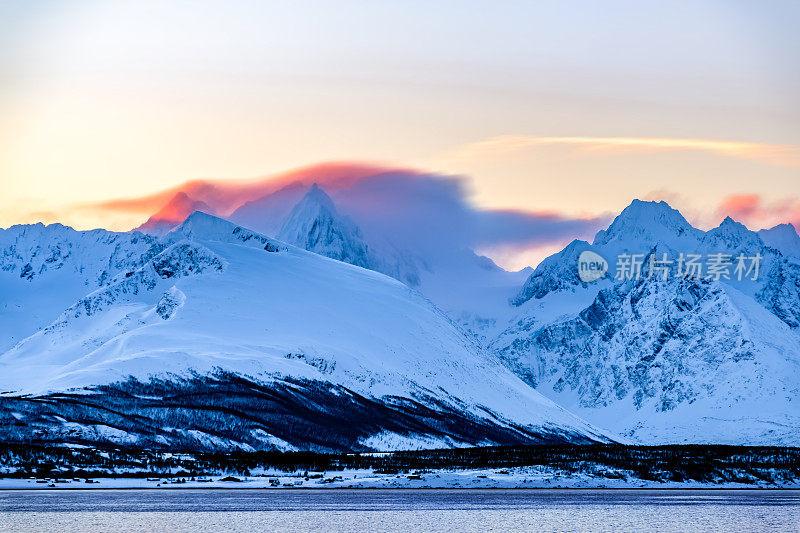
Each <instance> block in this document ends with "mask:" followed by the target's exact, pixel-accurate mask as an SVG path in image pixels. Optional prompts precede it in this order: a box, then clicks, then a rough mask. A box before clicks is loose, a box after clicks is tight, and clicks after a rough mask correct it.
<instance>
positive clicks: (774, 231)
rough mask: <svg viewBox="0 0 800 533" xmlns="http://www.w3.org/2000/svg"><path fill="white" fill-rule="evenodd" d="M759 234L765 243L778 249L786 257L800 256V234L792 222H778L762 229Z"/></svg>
mask: <svg viewBox="0 0 800 533" xmlns="http://www.w3.org/2000/svg"><path fill="white" fill-rule="evenodd" d="M758 236H759V237H761V240H762V241H764V244H766V245H767V246H769V247H770V248H774V249H776V250H778V251H779V252H780V253H781V254H783V255H785V256H786V257H794V258H800V235H798V234H797V230H796V229H795V227H794V225H793V224H791V223H788V222H787V223H786V224H778V225H777V226H775V227H772V228H769V229H762V230H760V231H759V232H758Z"/></svg>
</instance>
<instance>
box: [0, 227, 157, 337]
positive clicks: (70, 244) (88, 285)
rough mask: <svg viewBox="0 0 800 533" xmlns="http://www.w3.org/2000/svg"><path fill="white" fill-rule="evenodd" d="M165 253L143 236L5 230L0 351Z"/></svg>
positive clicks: (0, 259) (0, 251)
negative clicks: (67, 308) (114, 279)
mask: <svg viewBox="0 0 800 533" xmlns="http://www.w3.org/2000/svg"><path fill="white" fill-rule="evenodd" d="M163 248H164V245H163V244H162V243H161V242H160V241H158V239H156V238H153V237H150V236H148V235H144V234H141V233H114V232H109V231H105V230H92V231H81V232H78V231H75V230H73V229H72V228H69V227H66V226H62V225H61V224H51V225H49V226H44V225H43V224H34V225H26V226H12V227H10V228H8V229H5V230H3V229H0V352H3V351H5V350H8V349H9V348H11V347H12V346H13V345H14V344H15V343H16V342H19V341H20V340H22V339H24V338H25V337H27V336H29V335H32V334H33V333H35V332H36V331H37V330H38V329H40V328H42V327H44V326H46V325H47V324H49V323H50V322H52V321H53V320H54V319H55V318H56V317H57V316H58V314H59V313H60V312H61V311H62V310H63V309H64V308H65V307H67V306H68V305H71V304H72V303H73V302H75V301H76V300H78V299H79V298H81V297H82V296H84V295H85V294H86V293H88V292H90V291H92V290H94V289H96V288H98V287H101V286H104V285H106V284H107V283H109V281H110V280H111V278H113V277H114V276H116V275H117V274H119V273H120V272H122V271H125V270H129V269H134V268H138V267H140V266H141V265H142V264H144V263H145V262H146V261H148V260H149V259H151V258H152V257H154V256H155V255H156V254H158V253H160V252H161V251H162V250H163Z"/></svg>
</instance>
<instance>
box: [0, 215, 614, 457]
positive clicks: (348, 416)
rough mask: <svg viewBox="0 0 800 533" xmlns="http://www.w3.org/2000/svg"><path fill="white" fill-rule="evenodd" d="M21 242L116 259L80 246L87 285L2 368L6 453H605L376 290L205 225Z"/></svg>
mask: <svg viewBox="0 0 800 533" xmlns="http://www.w3.org/2000/svg"><path fill="white" fill-rule="evenodd" d="M8 231H10V230H8ZM14 231H15V234H23V235H24V234H27V233H29V232H31V231H36V232H37V236H36V237H35V241H36V246H42V243H47V242H49V240H50V239H53V240H58V241H60V242H61V243H62V244H61V245H62V247H65V248H68V249H76V248H77V247H79V246H84V244H83V243H84V242H89V243H91V241H88V239H90V238H94V239H95V241H96V242H99V243H107V242H108V241H110V242H111V243H112V244H108V245H107V247H100V245H98V247H97V248H95V247H94V246H92V245H91V244H86V245H85V246H86V251H85V254H86V255H85V256H84V257H83V259H84V260H85V261H87V262H91V263H93V264H95V267H94V270H92V271H91V272H89V271H88V269H87V268H86V267H84V269H83V272H84V274H83V275H84V276H85V277H86V279H91V280H92V284H87V285H85V286H84V289H85V291H84V294H83V295H81V296H79V297H76V298H74V300H73V301H71V302H69V303H68V304H64V305H63V306H62V307H61V309H62V312H61V313H60V315H58V316H54V317H52V320H51V322H50V323H49V324H48V325H46V327H42V328H41V329H39V331H37V332H35V333H33V334H31V335H30V336H29V337H28V338H27V339H25V340H23V341H21V342H19V343H18V344H16V346H14V347H13V348H10V349H9V350H7V351H6V352H5V353H4V354H2V355H0V390H2V391H5V394H4V395H3V397H2V399H1V400H0V418H2V420H3V424H2V425H3V427H6V428H7V429H6V433H7V434H6V438H10V439H12V440H13V439H15V438H20V439H26V438H42V439H45V440H50V441H53V440H55V441H61V440H66V441H70V442H117V443H128V444H139V445H148V446H169V445H180V446H186V447H201V448H202V447H205V448H219V447H223V448H225V447H231V446H233V447H241V448H245V449H249V448H281V449H292V448H313V449H370V448H374V447H373V446H371V445H370V443H382V444H381V446H384V447H385V446H389V444H387V443H391V442H393V441H398V442H408V441H409V439H411V440H415V439H417V440H421V441H424V442H427V443H429V445H440V446H452V445H465V444H489V443H513V442H537V441H587V440H594V439H603V438H605V437H603V436H602V434H601V432H600V431H599V430H596V429H595V428H593V427H592V426H589V425H588V424H586V423H585V422H583V421H581V420H580V419H578V418H576V417H574V416H573V415H571V414H570V413H568V412H567V411H565V410H563V409H561V408H560V407H558V406H557V405H555V404H554V403H552V402H551V401H549V400H546V399H545V398H544V397H542V396H541V395H539V394H538V393H537V392H535V391H534V390H533V389H531V388H530V387H529V386H528V385H526V384H525V383H524V382H523V381H522V380H520V379H519V378H518V377H516V376H515V375H514V374H513V373H512V372H510V371H509V370H508V369H506V368H505V367H504V366H502V365H501V364H500V363H499V362H498V361H497V360H496V359H494V358H493V357H492V356H491V355H489V354H488V353H486V352H485V351H483V350H482V349H481V347H480V346H479V345H478V344H477V343H476V342H474V341H473V340H470V339H469V338H468V337H467V336H466V335H465V334H464V333H463V332H462V331H461V330H460V329H458V328H457V327H456V326H454V325H453V323H452V322H451V321H450V320H449V319H448V318H447V317H446V316H445V315H444V314H442V313H441V312H440V311H439V310H438V309H436V308H435V307H434V306H433V305H431V304H430V303H429V302H428V301H427V300H426V299H425V298H423V297H422V296H421V295H420V294H419V293H417V292H416V291H414V290H413V289H410V288H409V287H408V286H406V285H404V284H402V283H400V282H398V281H396V280H394V279H391V278H389V277H387V276H384V275H382V274H379V273H376V272H372V271H369V270H365V269H362V268H358V267H355V266H352V265H348V264H345V263H342V262H339V261H335V260H331V259H328V258H325V257H322V256H320V255H317V254H313V253H309V252H306V251H304V250H300V249H298V248H295V247H293V246H290V245H288V244H285V243H283V242H281V241H277V240H274V239H271V238H269V237H265V236H263V235H260V234H258V233H255V232H253V231H250V230H247V229H245V228H242V227H239V226H236V225H234V224H232V223H229V222H227V221H224V220H221V219H219V218H216V217H213V216H210V215H206V214H203V213H199V212H198V213H194V214H193V215H192V216H190V217H189V218H188V219H187V220H186V221H185V222H184V223H183V224H182V225H181V226H180V227H179V228H177V229H176V230H174V231H173V232H171V233H169V234H168V235H166V236H165V237H164V238H162V239H154V238H152V237H146V236H143V235H142V234H139V233H131V234H123V235H125V236H121V235H119V234H111V233H108V232H97V233H93V232H88V233H84V232H74V231H72V230H69V229H67V228H63V227H60V226H59V227H53V226H49V227H40V226H34V227H20V228H16V229H14ZM50 232H57V236H55V237H53V236H50V235H49V233H50ZM125 239H128V240H125ZM18 240H19V239H18ZM15 242H16V241H15ZM104 246H106V245H105V244H104ZM19 248H20V246H19V245H17V248H15V249H17V250H18V249H19ZM34 248H35V246H34ZM30 256H31V252H30V251H29V252H28V253H27V255H26V256H25V259H24V260H23V261H22V265H21V266H20V265H16V263H17V262H18V261H14V260H12V259H8V260H7V261H6V263H5V264H8V265H12V264H14V265H15V266H14V267H13V269H12V268H9V269H8V270H7V271H6V272H3V275H4V278H3V279H4V280H6V278H8V277H10V276H11V275H12V274H13V275H15V276H16V277H17V278H19V271H20V270H22V271H28V270H30V271H37V272H38V268H39V267H38V266H36V265H38V263H37V264H36V265H34V266H32V267H31V269H27V268H26V266H25V265H26V264H27V263H28V262H31V261H32V259H31V258H30ZM7 257H17V256H16V255H14V256H11V255H10V254H7ZM35 257H36V258H38V257H39V254H38V253H37V254H35ZM47 257H49V255H47ZM120 258H125V260H124V261H123V260H122V259H120ZM109 264H111V265H114V266H115V270H114V271H108V268H101V267H100V266H97V265H109ZM70 268H71V269H73V270H77V271H79V272H80V271H81V267H80V266H79V265H78V264H77V263H76V264H75V265H70ZM103 270H105V271H107V273H106V275H105V278H104V279H103V280H102V282H100V281H98V280H97V279H95V277H97V276H102V274H101V272H102V271H103ZM21 279H24V280H25V281H24V283H29V284H30V287H31V288H32V287H33V283H34V282H35V281H36V278H35V277H34V278H33V279H30V280H27V279H25V277H23V278H21ZM74 279H81V278H74ZM74 279H73V278H70V281H71V285H70V287H69V291H71V292H70V295H71V294H73V293H75V292H77V290H78V289H77V288H75V285H76V283H75V282H74ZM4 282H5V281H4ZM87 283H88V282H87ZM68 285H69V284H68ZM93 289H94V290H93ZM65 299H66V297H62V296H58V298H57V299H56V300H53V301H52V302H49V301H48V300H47V297H45V296H43V297H42V298H41V299H40V300H36V305H48V306H51V307H52V306H53V305H56V302H57V304H58V305H61V304H62V303H63V301H64V300H65ZM43 325H44V324H43ZM20 395H27V396H26V397H24V398H23V397H20ZM31 395H33V396H31ZM34 397H35V398H36V399H34Z"/></svg>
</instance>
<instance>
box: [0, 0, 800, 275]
mask: <svg viewBox="0 0 800 533" xmlns="http://www.w3.org/2000/svg"><path fill="white" fill-rule="evenodd" d="M797 20H800V4H799V3H797V2H793V1H765V2H755V1H748V2H744V1H737V0H728V1H703V0H698V1H691V2H690V1H673V2H658V1H647V0H644V1H641V0H640V1H619V0H609V1H605V2H589V1H582V2H577V1H569V0H567V1H559V2H554V1H553V2H540V1H529V2H515V1H507V2H489V1H486V2H480V1H471V0H462V1H459V2H448V1H440V2H416V1H402V2H401V1H397V2H394V1H382V2H366V1H359V2H354V1H346V0H340V1H337V2H309V1H303V0H299V1H293V2H267V1H259V2H255V1H254V2H250V1H242V0H239V1H230V2H204V1H202V0H201V1H192V2H181V1H177V0H175V1H169V2H149V1H146V0H144V1H138V2H122V1H115V0H105V1H97V2H95V1H70V0H62V1H52V2H51V1H47V0H42V1H38V2H22V1H4V0H0V227H7V226H9V225H12V224H15V223H30V222H37V221H42V222H45V223H49V222H56V221H58V222H62V223H65V224H69V225H72V226H74V227H76V228H80V229H86V228H92V227H106V228H109V229H116V230H126V229H130V228H132V227H135V226H137V225H138V224H140V223H141V222H142V221H143V220H144V219H146V218H147V213H143V212H141V211H137V210H126V209H117V210H109V209H95V208H93V206H96V205H98V204H105V203H107V202H108V201H109V200H117V199H125V198H139V197H147V196H148V195H153V194H157V193H159V192H160V191H165V190H172V189H174V188H175V187H178V186H179V185H180V184H182V183H185V182H187V181H191V180H198V179H203V180H223V181H224V180H236V181H237V182H238V181H243V180H244V181H247V180H256V179H258V178H263V177H265V176H275V175H281V173H283V172H286V171H289V170H291V169H295V168H298V167H306V166H308V165H314V164H318V163H321V162H328V161H349V162H364V163H369V164H375V165H385V166H391V167H398V168H407V169H416V170H418V171H420V172H426V173H433V174H437V175H438V174H441V175H449V176H458V177H459V178H458V179H459V180H460V182H461V183H462V184H463V190H464V195H465V201H467V202H469V203H470V204H471V205H473V206H474V208H475V209H478V210H481V209H484V210H490V211H494V212H496V211H504V210H505V211H507V210H510V211H524V212H531V213H535V214H538V215H542V214H546V215H547V216H554V217H556V218H559V219H560V218H565V219H576V220H578V219H585V220H594V219H603V217H606V216H608V214H609V213H616V212H619V211H620V210H621V209H623V208H624V207H625V206H626V205H627V204H628V203H630V201H631V200H632V199H633V198H642V199H659V200H660V199H664V200H667V201H668V202H670V203H671V204H672V205H673V206H675V207H677V208H679V209H681V210H682V212H684V214H685V215H686V216H687V218H689V219H690V220H691V221H692V222H693V223H696V224H697V225H699V226H701V227H712V226H713V225H716V224H717V223H719V221H720V220H721V218H722V217H724V216H725V215H727V214H731V215H734V218H736V217H738V218H739V219H740V220H741V221H742V222H745V223H746V224H748V226H750V227H752V228H753V229H758V228H760V227H767V226H770V225H774V224H777V223H779V222H789V221H793V222H795V223H798V222H800V182H799V181H798V180H799V179H800V99H798V98H797V95H798V94H800V59H799V58H800V32H797V30H796V23H797ZM563 238H564V237H563V236H560V237H559V239H563ZM505 244H506V243H498V246H497V247H496V250H495V251H494V253H495V254H496V255H497V257H498V258H500V260H501V263H503V264H505V265H507V266H513V267H517V266H522V265H524V264H526V262H535V261H536V260H537V258H540V257H541V255H542V253H543V248H542V247H545V248H546V249H548V250H549V249H555V248H556V247H558V246H560V245H561V242H560V241H559V242H547V243H545V242H539V241H537V242H536V243H533V242H531V243H529V245H530V246H529V247H530V248H531V249H530V250H521V249H519V247H518V246H517V247H516V248H514V247H512V248H514V249H513V250H511V251H509V250H508V249H507V246H505ZM534 244H536V246H534ZM490 248H491V247H490ZM534 248H535V249H534Z"/></svg>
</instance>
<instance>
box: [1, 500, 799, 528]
mask: <svg viewBox="0 0 800 533" xmlns="http://www.w3.org/2000/svg"><path fill="white" fill-rule="evenodd" d="M200 530H205V531H208V530H216V531H220V530H223V531H248V532H250V531H259V530H261V531H267V530H269V531H308V530H318V531H359V532H362V531H420V530H421V531H520V530H522V531H649V530H658V531H680V532H688V531H772V530H775V531H800V491H760V490H741V491H735V490H731V491H727V490H724V491H723V490H713V491H705V490H553V489H544V490H530V489H523V490H499V489H493V490H492V489H490V490H425V489H414V490H382V489H368V490H345V489H341V490H339V489H335V490H260V489H239V490H225V489H219V490H218V489H198V490H193V489H179V490H158V489H155V490H153V489H149V490H147V489H144V490H139V489H132V490H130V489H129V490H125V489H122V490H58V491H46V490H18V491H0V531H9V532H13V531H24V532H29V531H57V532H58V533H67V532H70V531H126V532H138V531H200Z"/></svg>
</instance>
